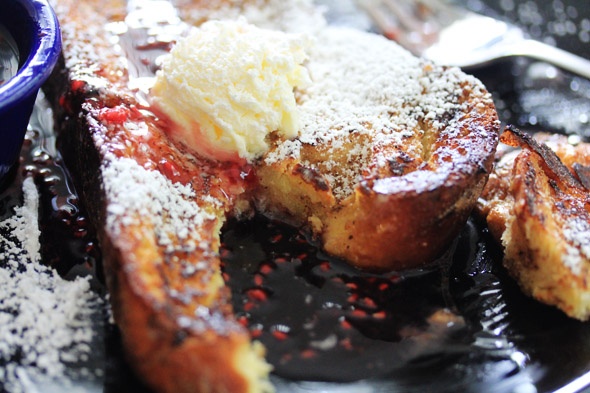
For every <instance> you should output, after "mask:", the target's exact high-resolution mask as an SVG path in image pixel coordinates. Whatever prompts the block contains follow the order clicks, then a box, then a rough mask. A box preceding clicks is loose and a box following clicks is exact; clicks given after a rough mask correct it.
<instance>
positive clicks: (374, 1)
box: [357, 0, 439, 54]
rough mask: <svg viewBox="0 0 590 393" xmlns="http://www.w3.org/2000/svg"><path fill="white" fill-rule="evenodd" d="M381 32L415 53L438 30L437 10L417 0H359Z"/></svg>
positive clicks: (423, 46)
mask: <svg viewBox="0 0 590 393" xmlns="http://www.w3.org/2000/svg"><path fill="white" fill-rule="evenodd" d="M357 3H358V4H359V6H360V7H361V8H363V9H364V10H365V12H366V13H367V14H368V15H369V17H370V18H371V19H372V20H373V22H374V23H375V26H376V27H377V28H378V29H379V30H380V31H381V33H382V34H383V35H384V36H386V37H387V38H389V39H392V40H394V41H397V42H398V43H399V44H400V45H402V46H404V47H405V48H406V49H408V50H410V51H411V52H413V53H414V54H419V53H420V52H421V51H422V50H423V49H424V48H425V47H427V46H428V45H429V44H430V43H431V42H432V39H433V38H434V37H436V34H437V33H438V28H439V26H438V25H437V24H436V22H435V20H436V18H435V17H434V11H433V10H432V8H431V7H430V6H428V5H427V4H425V3H424V2H422V1H416V0H357Z"/></svg>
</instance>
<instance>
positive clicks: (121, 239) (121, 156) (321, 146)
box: [48, 0, 499, 393]
mask: <svg viewBox="0 0 590 393" xmlns="http://www.w3.org/2000/svg"><path fill="white" fill-rule="evenodd" d="M149 3H150V1H139V2H133V3H132V2H130V3H129V4H135V5H136V6H137V5H138V4H139V6H138V8H136V9H134V10H133V11H132V12H131V13H129V10H128V9H127V4H126V2H125V1H124V0H109V1H108V2H104V1H98V0H87V1H84V2H77V1H74V0H55V9H56V12H57V14H58V17H59V19H60V21H61V24H62V30H63V40H64V45H63V48H64V49H63V53H64V58H63V63H62V64H61V66H60V67H59V68H58V69H57V71H56V73H55V75H54V77H53V78H52V80H51V82H50V85H49V86H48V93H49V94H48V96H49V98H50V99H52V101H53V103H54V109H55V112H56V118H57V120H58V122H57V124H58V125H59V144H60V148H61V150H62V151H63V153H64V156H65V158H66V160H67V161H68V165H69V168H71V169H72V171H74V172H75V173H74V175H75V177H76V178H77V182H78V184H79V191H80V192H81V194H82V197H83V199H84V201H85V203H86V205H87V207H88V210H89V212H90V215H91V216H93V217H94V224H95V226H96V227H97V230H98V234H99V240H100V244H101V248H102V250H103V254H104V265H105V276H106V279H107V285H108V288H109V292H110V297H111V303H112V305H113V312H114V317H115V321H116V322H117V324H118V325H119V327H120V330H121V334H122V338H123V344H124V346H125V351H126V353H127V356H128V357H129V359H130V363H131V365H132V366H133V367H134V368H135V370H136V371H137V373H138V375H139V376H140V377H141V378H142V379H143V380H144V381H146V383H147V384H148V385H149V386H151V387H152V388H154V389H155V390H157V391H167V392H188V391H199V392H232V393H233V392H236V393H237V392H253V391H268V390H271V389H272V387H271V386H270V384H269V382H268V379H267V376H268V373H269V371H270V366H269V365H268V364H267V363H266V362H265V360H264V349H263V348H262V346H261V345H260V344H258V343H256V342H253V341H252V340H251V338H250V336H249V334H248V331H247V330H246V329H245V328H244V327H243V326H241V325H240V324H239V323H238V322H237V321H236V319H235V316H234V314H233V311H232V307H231V304H230V299H229V290H228V288H227V287H226V286H225V284H224V282H223V279H222V276H221V272H220V260H219V253H218V248H219V231H220V228H221V226H222V225H223V222H224V220H225V218H226V216H227V215H231V214H234V213H235V212H236V211H243V210H244V209H245V207H244V206H245V204H249V203H250V202H253V203H254V204H255V205H256V206H258V208H260V209H261V210H262V211H263V212H265V213H268V214H274V215H280V216H281V217H282V218H284V219H289V220H291V221H293V222H295V223H297V224H300V225H310V228H312V229H313V231H314V232H315V233H316V234H318V235H319V236H320V237H321V239H322V241H323V245H324V248H325V249H326V250H327V251H328V252H331V253H333V254H335V255H338V256H341V257H343V258H344V259H346V260H349V261H351V262H352V263H353V264H355V265H356V266H359V267H363V268H370V269H393V268H395V269H398V268H399V269H401V268H407V267H412V266H418V265H421V264H423V263H426V262H430V261H431V260H432V259H433V258H435V257H436V256H437V255H439V254H440V253H441V252H443V251H444V249H445V248H446V247H447V245H448V244H449V242H450V241H451V240H452V238H453V237H454V236H455V235H456V233H457V232H458V231H459V229H460V228H461V227H462V225H463V224H464V223H465V220H466V218H467V215H468V214H469V213H470V211H471V209H472V208H473V206H474V203H475V201H476V199H477V196H478V194H479V192H480V191H481V189H482V187H483V185H484V183H485V181H486V177H487V174H488V171H489V170H490V169H491V164H492V159H493V153H494V151H495V147H496V144H497V138H498V135H497V132H498V127H499V124H498V121H497V116H496V113H495V111H494V106H493V103H492V101H491V98H490V96H489V94H488V93H487V92H486V90H485V88H484V87H483V86H482V85H481V83H479V82H478V81H477V80H475V79H473V78H471V77H469V76H467V75H465V74H463V73H461V72H460V71H459V70H457V69H447V68H442V67H438V66H434V65H432V64H430V63H425V62H422V61H420V60H418V59H415V58H414V57H412V56H410V55H409V54H408V53H407V52H405V51H403V50H401V49H399V48H398V47H397V46H396V45H395V44H393V43H391V42H388V41H386V40H385V39H383V38H380V37H377V36H373V35H370V34H367V33H361V32H353V31H351V30H348V29H336V28H334V29H333V28H329V29H326V30H325V31H324V32H323V33H322V34H321V35H319V36H318V42H321V41H322V40H327V41H324V44H322V45H321V46H318V48H320V49H317V50H319V51H322V50H325V49H326V48H333V47H334V45H336V46H335V47H336V48H339V52H338V53H331V52H329V53H320V52H316V53H315V54H314V53H312V55H311V58H310V65H309V67H310V69H311V71H312V77H314V78H315V82H316V83H315V86H317V89H319V90H314V89H313V88H310V89H309V90H302V91H300V92H298V100H299V104H300V107H301V109H302V112H303V116H304V117H305V119H306V123H305V124H306V125H305V127H304V129H303V130H302V131H301V133H300V137H299V138H297V139H295V140H288V141H285V140H281V139H276V140H273V141H272V145H273V147H272V149H271V151H270V152H269V153H268V154H266V155H265V156H264V157H262V158H261V159H260V160H258V161H256V162H253V163H251V165H250V164H249V165H247V166H238V165H236V164H232V163H224V162H216V161H212V160H207V159H204V158H202V157H199V156H196V155H194V154H191V153H190V152H189V151H187V150H185V149H184V147H183V146H182V145H180V144H175V143H173V142H172V141H171V139H170V138H169V136H168V135H167V133H166V130H167V128H168V126H169V124H168V123H167V122H166V121H164V120H163V119H161V118H159V117H158V116H156V115H155V114H154V113H153V111H152V108H151V107H150V105H149V99H148V98H147V96H146V94H145V93H146V92H145V91H143V90H142V87H143V86H144V85H143V82H144V78H145V77H153V74H154V69H155V68H156V63H155V59H156V57H157V56H158V55H161V54H162V52H163V49H166V48H169V47H170V46H171V45H173V43H174V39H178V38H180V37H181V36H182V35H183V34H184V33H185V32H186V31H187V26H186V25H185V24H184V23H183V22H181V21H179V19H178V18H177V16H176V14H174V12H170V11H171V10H174V9H173V8H169V7H168V6H170V3H166V2H160V1H154V2H153V3H154V4H156V5H157V6H158V7H162V6H164V9H159V12H160V14H158V15H155V16H156V17H155V18H154V14H153V13H152V14H150V12H149V9H147V8H142V7H144V6H145V5H147V4H149ZM267 3H269V4H270V3H273V4H274V3H276V4H282V5H281V7H283V8H281V7H279V8H277V9H279V10H280V9H283V10H284V13H285V15H284V17H285V20H289V19H292V13H290V11H289V10H290V8H289V7H287V6H285V5H284V3H283V2H281V1H278V0H276V1H274V2H273V1H270V0H268V1H259V2H252V4H254V5H255V6H260V7H264V6H265V4H267ZM165 4H167V5H165ZM178 4H179V7H180V10H181V12H182V14H183V15H186V17H187V20H191V22H192V23H201V22H202V21H203V20H204V19H203V18H205V19H206V18H207V16H206V15H207V12H206V11H205V9H206V8H207V7H209V8H207V9H209V10H210V12H211V15H217V14H216V13H221V12H222V10H223V9H224V7H226V6H227V7H230V6H235V7H237V8H235V9H237V10H238V11H237V12H238V13H239V12H246V11H245V8H242V7H241V2H235V1H233V2H232V1H228V2H223V1H219V2H205V1H198V0H195V1H194V2H188V1H186V0H182V1H181V0H179V1H178ZM292 4H295V5H301V7H303V10H304V11H303V13H304V14H306V15H314V18H315V14H314V13H313V12H312V9H310V8H308V6H309V3H307V2H305V1H298V0H294V1H293V3H292ZM275 10H276V9H275ZM197 11H198V12H197ZM203 15H205V16H203ZM260 15H267V16H268V17H272V18H273V19H276V13H274V12H268V13H264V12H263V13H261V14H260ZM275 22H276V21H275ZM150 23H155V25H153V26H150ZM166 26H171V29H169V30H167V29H166ZM160 35H161V36H160ZM162 37H166V39H167V40H168V41H165V40H164V38H162ZM349 39H350V40H349ZM330 40H335V41H334V42H332V41H330ZM348 40H349V41H350V43H349V44H350V45H352V48H354V50H361V47H363V41H365V42H370V43H372V44H371V45H369V46H368V48H369V49H370V50H372V51H373V52H368V53H364V54H362V56H363V57H362V58H361V59H360V60H362V61H363V62H367V64H368V65H369V67H370V68H376V69H377V70H376V71H375V70H373V71H372V72H373V73H372V74H370V75H372V76H367V75H366V74H364V73H363V68H362V67H361V69H360V70H359V69H355V68H354V67H352V68H351V67H348V66H347V61H344V60H342V59H339V58H335V57H332V56H341V55H344V54H345V52H346V51H347V49H348V48H350V46H347V45H349V44H347V41H348ZM374 40H376V41H374ZM326 42H327V43H328V45H325V43H326ZM322 48H323V49H322ZM381 49H383V56H385V57H378V56H377V53H376V52H374V51H381ZM373 55H374V56H376V57H375V59H371V56H373ZM393 58H396V60H395V62H394V63H393V64H392V65H391V67H390V68H387V67H386V68H385V70H386V71H387V72H383V73H381V72H380V71H381V70H383V69H382V68H381V67H382V66H384V65H387V63H386V64H383V63H382V62H383V61H389V60H391V59H393ZM314 59H315V60H314ZM349 60H351V61H352V59H350V58H349ZM314 61H315V62H316V63H315V64H317V67H316V68H315V69H314V68H313V64H314ZM351 64H356V65H357V66H358V64H359V62H358V59H357V61H355V62H353V63H351ZM359 71H360V72H359ZM332 72H334V74H333V73H332ZM375 72H377V73H378V74H379V75H377V76H378V77H379V78H378V81H371V82H372V83H370V84H368V83H367V86H368V87H369V89H366V90H364V91H358V90H357V88H359V87H360V86H361V85H362V84H363V82H367V79H366V78H373V76H375ZM314 75H315V76H314ZM334 76H335V77H336V79H334ZM352 76H354V77H355V78H359V82H358V83H357V85H356V86H355V87H354V88H353V89H352V90H350V89H348V87H347V86H346V85H345V84H343V82H344V81H345V80H347V78H350V77H352ZM339 78H340V79H339ZM322 82H325V83H323V84H322ZM330 86H332V88H333V89H334V90H333V91H332V92H331V93H330V91H329V88H330ZM322 89H323V90H322ZM375 89H377V90H375ZM333 93H337V94H342V93H350V96H351V97H356V98H354V99H353V100H352V101H346V100H344V101H341V100H340V97H339V96H338V95H336V96H334V95H333ZM365 93H367V94H369V95H370V97H367V96H365ZM325 94H328V97H324V98H322V96H323V95H325ZM322 99H324V101H322ZM318 100H319V101H318ZM376 100H377V101H376ZM318 104H319V105H318ZM330 105H335V106H334V107H333V108H332V109H334V110H333V111H332V112H330V111H328V112H322V111H323V110H324V109H325V108H326V107H329V106H330ZM355 107H356V108H357V109H355ZM358 110H361V112H358ZM366 110H368V111H369V113H368V115H367V113H364V112H362V111H366ZM334 116H337V117H334ZM326 119H328V120H329V121H328V122H326Z"/></svg>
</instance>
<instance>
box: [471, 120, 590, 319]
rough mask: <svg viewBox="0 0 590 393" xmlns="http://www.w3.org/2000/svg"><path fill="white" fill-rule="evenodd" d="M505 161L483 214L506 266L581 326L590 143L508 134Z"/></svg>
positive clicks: (589, 251)
mask: <svg viewBox="0 0 590 393" xmlns="http://www.w3.org/2000/svg"><path fill="white" fill-rule="evenodd" d="M502 140H503V141H504V142H505V143H507V144H508V145H511V146H515V147H519V148H520V149H518V150H515V151H511V152H509V153H507V154H505V155H504V156H503V157H502V158H501V159H500V161H499V162H498V164H497V165H496V168H495V169H494V172H493V174H492V175H491V176H490V180H489V183H488V184H487V186H486V188H485V189H484V192H483V194H482V197H481V200H480V201H479V206H478V212H479V213H480V214H481V215H482V216H484V217H485V218H486V220H487V223H488V226H489V228H490V230H491V232H492V234H493V235H494V236H495V237H496V239H497V240H498V242H500V243H501V244H502V246H503V247H504V265H505V266H506V268H507V270H508V272H509V273H510V275H511V276H513V277H514V278H515V280H516V281H517V282H518V284H519V285H520V287H521V288H522V290H523V291H524V292H525V293H526V294H527V295H529V296H532V297H533V298H535V299H537V300H539V301H541V302H543V303H546V304H549V305H553V306H556V307H557V308H559V309H561V310H562V311H563V312H564V313H566V314H567V315H568V316H570V317H573V318H577V319H580V320H587V319H588V318H589V317H590V288H589V283H588V279H587V278H588V276H589V274H590V196H589V194H588V191H589V188H588V187H589V186H590V177H589V174H590V172H589V170H588V168H590V167H589V165H590V144H587V143H579V144H577V145H575V146H574V145H571V144H570V143H569V142H568V139H567V137H565V136H559V135H553V136H549V135H546V134H539V135H536V136H535V138H532V137H531V136H529V135H527V134H524V133H522V132H520V131H518V130H517V129H508V130H507V131H505V132H504V134H503V135H502Z"/></svg>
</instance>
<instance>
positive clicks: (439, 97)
mask: <svg viewBox="0 0 590 393" xmlns="http://www.w3.org/2000/svg"><path fill="white" fill-rule="evenodd" d="M308 67H309V69H310V74H311V76H312V79H313V80H314V82H313V85H312V86H311V87H310V88H308V89H306V90H304V91H303V92H302V93H301V97H300V108H301V112H302V114H303V115H302V117H303V121H304V125H303V128H302V131H301V132H300V135H299V137H298V138H296V139H295V140H292V141H282V140H278V139H277V140H276V141H275V146H274V148H273V149H272V150H271V151H270V152H269V153H268V154H267V155H266V156H265V157H264V158H263V160H262V162H261V164H260V165H258V166H257V167H256V171H257V175H258V177H259V179H260V184H261V189H260V190H259V191H258V195H257V197H258V201H259V205H260V206H261V209H262V210H263V211H270V212H271V214H273V215H276V216H280V217H287V218H288V219H290V220H293V221H294V222H296V223H298V224H307V225H308V226H309V227H310V228H311V229H312V232H314V234H316V235H317V236H318V237H319V238H320V239H321V241H322V244H323V247H324V248H325V249H326V251H328V252H329V253H331V254H333V255H336V256H339V257H341V258H343V259H345V260H347V261H349V262H350V263H352V264H353V265H355V266H357V267H360V268H363V269H371V270H401V269H406V268H412V267H417V266H421V265H424V264H426V263H429V262H431V261H433V260H434V259H435V258H436V257H438V256H440V254H441V253H442V252H443V251H444V250H445V249H446V247H448V245H449V243H450V241H451V240H452V239H453V238H454V237H455V236H456V235H457V233H458V231H459V230H460V229H461V228H462V227H463V225H464V224H465V221H466V219H467V216H468V215H469V214H470V212H471V211H472V209H473V207H474V205H475V202H476V200H477V197H478V195H479V193H480V192H481V189H482V188H483V185H484V184H485V181H486V179H487V175H488V173H489V172H490V171H491V168H492V162H493V155H494V151H495V149H496V145H497V141H498V129H499V123H498V119H497V115H496V112H495V108H494V104H493V102H492V100H491V98H490V96H489V94H488V92H487V91H486V90H485V88H484V87H483V86H482V85H481V83H480V82H479V81H477V80H475V79H474V78H472V77H469V76H467V75H465V74H463V73H462V72H461V71H459V70H458V69H448V68H444V67H439V66H434V65H432V64H430V63H428V62H424V61H422V60H419V59H417V58H415V57H413V56H412V55H411V54H409V53H408V52H406V51H405V50H403V49H402V48H400V47H398V46H396V45H392V44H391V43H390V42H388V41H387V40H386V39H385V38H383V37H380V36H376V35H374V34H369V33H363V32H359V31H356V30H352V29H345V28H326V29H324V30H323V31H322V32H321V33H319V34H318V44H316V46H315V47H314V48H313V49H312V51H311V54H310V61H309V64H308Z"/></svg>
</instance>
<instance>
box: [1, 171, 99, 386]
mask: <svg viewBox="0 0 590 393" xmlns="http://www.w3.org/2000/svg"><path fill="white" fill-rule="evenodd" d="M23 191H24V205H23V206H20V207H17V208H16V209H15V213H14V215H13V216H12V217H10V218H8V219H6V220H5V221H2V222H0V246H1V247H2V250H3V252H2V254H0V282H2V285H1V286H0V337H2V340H0V365H1V366H2V367H0V381H2V384H3V385H2V387H3V388H4V390H5V391H8V392H13V393H14V392H26V391H31V390H30V389H31V386H32V385H39V384H40V383H44V382H43V381H48V382H53V383H56V384H60V385H62V386H64V388H68V386H70V385H71V380H70V378H69V376H68V375H67V366H66V363H68V362H77V361H80V360H82V361H83V360H84V359H86V358H87V357H88V356H89V354H90V343H91V342H92V339H93V335H94V331H93V327H92V321H91V318H90V316H91V314H93V313H94V312H96V309H97V307H98V306H99V305H100V304H101V302H100V300H99V298H98V297H97V295H96V294H94V293H93V292H91V291H90V286H89V282H88V280H87V279H85V278H77V279H76V280H74V281H65V280H64V279H62V278H61V277H59V275H58V274H57V273H56V272H55V271H54V270H52V269H51V268H49V267H47V266H44V265H42V264H41V257H40V253H39V249H40V245H39V235H40V231H39V227H38V224H37V222H38V215H37V214H38V213H37V212H38V204H39V196H38V194H37V189H36V187H35V184H34V182H33V180H32V179H31V178H27V179H25V181H24V183H23ZM70 387H71V386H70Z"/></svg>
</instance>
